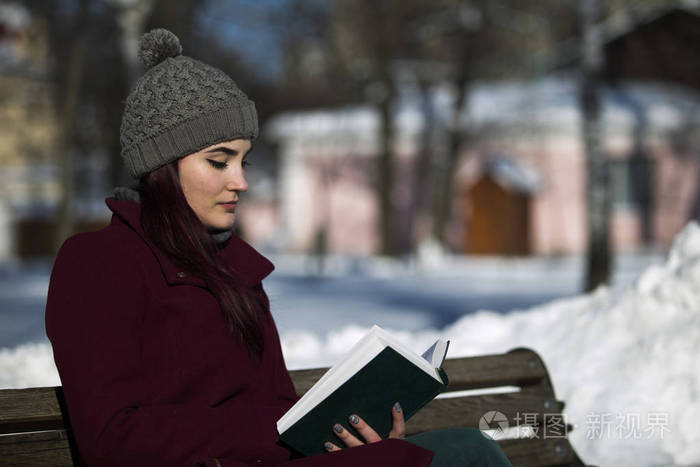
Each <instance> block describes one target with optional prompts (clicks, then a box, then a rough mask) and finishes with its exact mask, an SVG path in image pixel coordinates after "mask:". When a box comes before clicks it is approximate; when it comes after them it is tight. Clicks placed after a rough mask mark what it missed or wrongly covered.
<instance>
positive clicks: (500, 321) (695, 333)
mask: <svg viewBox="0 0 700 467" xmlns="http://www.w3.org/2000/svg"><path fill="white" fill-rule="evenodd" d="M295 261H297V260H296V259H294V258H279V262H277V261H276V262H277V264H278V274H281V275H282V277H284V278H285V280H280V279H274V277H271V278H270V281H269V282H270V283H269V284H267V285H266V287H267V289H268V292H269V293H270V296H271V299H272V304H273V310H274V312H275V316H276V319H277V320H278V323H279V327H280V333H281V336H282V344H283V351H284V353H285V358H286V359H287V361H288V365H289V367H290V368H300V367H309V366H317V365H329V364H332V363H333V362H334V361H336V360H337V359H339V358H340V357H341V356H342V355H343V353H344V351H345V349H347V348H349V347H350V346H351V345H352V344H353V343H354V342H355V341H356V340H357V339H359V338H360V337H361V336H362V335H364V333H365V332H367V330H368V329H369V328H370V327H371V323H370V321H372V320H374V321H380V323H379V324H380V325H381V326H382V327H384V328H386V329H388V330H390V331H391V332H392V333H393V334H395V335H396V336H397V337H398V338H399V339H400V340H402V341H403V342H405V343H407V344H408V345H409V346H410V347H411V348H413V349H414V350H422V349H424V348H426V347H428V346H429V345H430V344H431V343H432V342H433V341H434V340H435V339H436V338H437V337H438V336H440V337H445V338H448V339H450V340H451V345H450V356H451V357H457V356H465V355H478V354H485V353H499V352H504V351H507V350H509V349H511V348H514V347H520V346H527V347H530V348H533V349H535V350H536V351H537V352H539V353H540V355H541V356H542V357H543V359H544V361H545V363H546V364H547V366H548V369H549V372H550V375H551V377H552V382H553V384H554V388H555V390H556V392H557V397H558V399H560V400H564V401H566V403H567V405H566V409H565V413H566V416H567V421H568V423H570V424H572V425H574V427H575V429H574V430H573V431H572V432H571V433H570V435H569V436H570V439H571V442H572V444H573V445H574V447H575V449H576V450H577V452H578V453H579V454H580V455H581V457H582V458H583V459H584V461H585V462H586V463H588V464H596V465H602V466H607V465H622V466H626V465H630V466H661V465H700V428H698V423H697V420H700V401H699V399H700V361H699V358H698V348H700V226H699V225H698V224H695V223H691V224H689V225H688V226H686V228H685V229H684V230H683V231H682V232H681V233H679V234H678V235H677V237H676V239H675V241H674V243H673V245H672V248H671V250H670V252H669V254H668V257H667V258H666V260H665V261H664V262H658V263H655V264H651V265H648V264H647V265H646V266H645V268H644V271H643V272H642V273H641V275H638V277H637V278H636V280H634V281H632V282H629V283H627V284H625V285H618V286H615V287H601V288H599V289H598V290H596V291H595V292H593V293H591V294H588V295H578V296H573V292H574V291H575V289H576V286H577V283H578V279H579V278H578V276H576V275H574V274H569V275H567V274H556V275H551V277H552V278H553V279H552V280H548V281H545V283H544V284H542V282H543V277H546V270H547V269H548V268H551V266H552V264H553V263H552V262H551V261H552V260H550V261H544V260H542V261H539V262H537V261H536V262H534V263H533V262H527V261H524V260H523V261H520V262H519V261H517V260H516V261H514V262H510V263H507V268H508V274H510V275H509V276H508V285H509V287H508V291H507V293H516V292H517V293H519V294H520V295H519V296H520V297H521V298H522V297H527V292H528V291H529V292H531V294H532V296H533V300H535V299H537V298H546V297H547V296H548V295H547V293H551V294H553V295H554V296H559V297H565V298H558V299H555V300H551V301H549V302H548V303H545V304H543V305H538V306H532V307H529V308H523V309H519V310H512V311H508V310H507V309H503V308H502V309H499V310H495V311H488V310H485V309H483V310H478V311H474V306H476V305H478V304H479V301H478V300H477V301H475V302H471V304H470V305H465V304H463V303H462V302H463V300H462V301H460V295H459V292H462V293H463V295H462V296H461V297H462V298H464V295H466V294H475V295H476V296H477V297H480V296H483V297H486V298H489V297H491V298H492V296H491V295H489V294H492V293H495V292H497V291H500V292H501V293H505V292H504V290H503V287H502V286H501V288H500V289H497V288H496V287H495V286H494V284H495V283H496V281H500V282H501V283H502V282H503V276H502V274H503V271H504V269H503V268H502V267H500V266H502V265H501V264H500V263H499V261H493V260H491V261H486V260H483V261H482V260H473V261H469V262H468V267H467V266H466V265H467V263H466V262H465V261H464V260H459V259H454V258H452V259H451V258H449V257H448V258H443V259H442V260H441V259H439V255H438V256H436V255H432V256H431V262H430V264H429V265H428V266H427V267H425V268H423V269H420V268H418V269H415V268H412V267H406V266H405V265H403V266H401V265H398V266H397V265H396V264H393V265H392V263H390V262H387V263H377V264H375V265H374V266H373V267H372V268H370V269H368V270H363V267H364V266H363V265H364V264H365V263H360V264H359V265H358V264H352V263H348V264H343V263H342V261H340V260H338V261H335V260H333V259H332V258H331V259H330V260H329V267H328V268H327V271H329V272H330V278H326V279H322V278H317V279H313V281H315V282H314V287H315V288H314V289H313V290H318V293H317V294H316V293H314V294H309V293H308V291H309V290H310V289H309V288H308V285H309V284H308V283H307V282H308V281H310V280H312V279H309V278H308V277H307V276H304V275H302V274H299V275H298V277H296V278H293V277H291V274H290V273H289V272H288V271H290V270H292V269H293V267H291V266H294V267H296V266H298V264H297V265H294V264H292V263H295ZM562 261H564V262H566V261H569V260H562ZM504 264H505V263H504ZM567 264H568V263H567ZM578 265H579V263H577V262H576V261H574V263H572V264H568V266H569V267H567V268H565V270H566V271H572V270H573V269H574V268H573V267H572V266H578ZM560 266H561V265H560ZM285 271H286V272H285ZM353 271H354V272H353ZM285 274H286V276H285ZM366 276H369V279H367V280H365V279H363V277H366ZM305 277H306V278H305ZM292 279H293V280H292ZM295 281H296V282H295ZM37 284H38V282H37V283H35V284H34V285H31V286H30V287H29V289H30V290H29V292H30V293H33V294H34V293H35V294H38V293H39V291H40V290H41V287H40V286H39V285H37ZM476 284H482V286H481V287H482V288H479V286H477V285H476ZM483 284H485V285H483ZM371 287H374V288H371ZM11 288H12V287H4V288H3V289H5V290H4V291H3V292H2V293H9V291H10V289H11ZM388 289H391V290H388ZM299 290H301V291H303V293H301V292H299ZM465 290H466V293H465ZM295 291H296V292H295ZM382 292H384V293H385V295H381V293H382ZM545 292H547V293H545ZM507 293H505V294H506V296H507ZM375 294H379V297H380V298H381V299H380V300H379V303H381V304H382V306H379V305H376V303H375V305H371V304H370V302H369V300H367V296H373V295H375ZM402 294H405V295H406V296H407V297H408V299H406V300H404V301H401V300H398V301H395V300H396V298H397V297H400V296H401V295H402ZM419 294H423V295H419ZM426 294H427V295H426ZM479 294H482V295H479ZM286 295H289V296H291V301H290V302H289V303H286V302H285V301H284V297H285V296H286ZM567 296H568V297H567ZM426 297H428V298H429V300H428V299H427V298H426ZM421 298H422V299H425V300H427V304H428V305H427V306H435V305H437V306H443V305H446V307H447V308H450V307H451V308H450V309H451V311H450V313H449V314H448V315H449V316H443V317H442V318H440V319H438V320H437V321H432V320H431V318H429V317H428V315H426V314H425V313H424V306H423V305H421V303H420V300H419V299H421ZM486 298H484V302H483V303H496V304H498V303H499V302H494V301H489V300H486ZM440 300H443V301H440ZM283 303H285V305H283ZM521 303H522V301H521ZM533 303H534V302H533ZM508 304H509V301H508V300H505V301H503V302H500V306H501V307H506V306H507V305H508ZM336 305H337V306H338V308H340V309H341V310H344V311H343V312H342V316H341V317H340V318H339V317H338V315H336V314H335V313H333V314H330V313H325V316H324V315H322V314H319V313H318V311H319V310H324V309H325V310H328V309H335V308H331V307H335V306H336ZM297 307H300V308H297ZM353 307H354V313H353ZM295 309H300V310H301V311H300V312H299V313H297V312H296V311H294V310H295ZM402 309H408V310H409V311H410V312H409V313H408V314H406V315H405V316H404V315H403V314H402V311H401V310H402ZM313 310H316V312H317V313H316V315H313V314H312V311H313ZM292 312H294V314H293V316H290V315H291V314H292ZM460 313H461V314H460ZM458 314H460V315H459V316H461V317H458V318H457V319H456V320H454V319H452V317H453V316H454V317H457V315H458ZM314 316H315V318H314ZM402 316H403V317H404V318H405V317H406V316H407V317H408V319H407V320H406V321H403V320H402V319H401V317H402ZM311 319H313V320H311ZM340 319H343V320H349V321H340ZM310 320H311V321H310ZM443 321H444V322H449V323H450V324H447V325H439V323H440V322H443ZM387 322H388V324H387ZM435 323H438V324H437V325H436V324H435ZM302 326H304V327H302ZM426 326H427V328H426ZM0 342H2V340H0ZM51 358H52V357H51V350H50V347H49V346H48V344H46V343H45V342H38V343H25V344H21V345H19V346H15V347H13V348H5V349H0V387H24V386H41V385H54V384H58V377H57V376H56V374H55V369H54V368H53V364H52V362H51Z"/></svg>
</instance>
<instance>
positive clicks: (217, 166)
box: [207, 159, 228, 170]
mask: <svg viewBox="0 0 700 467" xmlns="http://www.w3.org/2000/svg"><path fill="white" fill-rule="evenodd" d="M207 162H209V164H210V165H211V166H212V167H214V168H215V169H219V170H223V169H225V168H226V166H227V165H228V164H226V162H219V161H215V160H212V159H207Z"/></svg>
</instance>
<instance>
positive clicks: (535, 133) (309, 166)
mask: <svg viewBox="0 0 700 467" xmlns="http://www.w3.org/2000/svg"><path fill="white" fill-rule="evenodd" d="M614 92H621V91H619V90H616V91H614ZM624 92H625V93H626V97H627V99H631V98H634V99H639V100H640V101H641V102H642V104H643V108H644V109H645V112H646V114H645V116H644V118H643V120H644V122H645V125H646V126H645V129H644V131H643V132H642V133H640V132H639V131H638V130H639V127H638V125H639V122H640V117H639V115H637V114H635V113H634V112H632V111H631V110H630V109H629V108H627V107H625V106H621V105H618V104H617V101H616V100H615V99H613V98H611V97H610V96H608V97H607V98H606V101H605V105H604V114H603V128H604V129H605V133H604V151H605V152H606V154H608V156H609V158H610V160H611V162H614V161H616V160H618V161H620V160H621V161H626V160H629V159H630V158H631V157H632V156H633V155H634V154H635V152H636V151H638V150H639V148H640V147H641V148H642V149H643V151H644V153H645V155H646V157H649V158H650V159H651V160H652V161H653V164H654V167H655V171H654V172H653V179H652V181H651V183H652V187H653V191H652V194H653V199H652V201H651V203H652V206H651V210H652V219H653V229H652V243H653V244H657V245H659V246H663V245H667V244H668V242H670V241H671V239H672V237H673V235H674V234H675V233H676V232H678V231H679V230H680V229H681V228H682V226H683V225H684V224H685V223H686V222H687V219H688V215H689V211H690V207H691V205H692V202H693V199H694V197H695V194H696V192H697V190H698V170H699V164H698V160H699V159H700V154H695V153H692V151H691V154H686V155H684V156H683V157H681V155H679V154H677V151H674V150H673V149H672V144H671V143H670V142H669V141H670V138H671V137H670V135H672V134H673V133H674V132H677V131H679V130H678V129H679V128H680V127H681V126H682V125H683V124H684V121H683V118H687V116H688V115H691V116H692V115H700V110H699V109H700V96H698V95H697V94H696V93H693V92H690V91H687V90H678V89H674V88H668V87H659V86H657V85H653V84H652V85H645V84H632V85H630V86H629V88H625V90H624ZM576 96H577V94H576V83H575V81H573V80H570V81H567V80H563V81H562V80H551V82H550V81H547V80H544V83H534V84H531V83H520V84H518V83H510V84H507V85H498V84H484V85H483V86H481V87H478V86H477V87H476V89H475V90H474V91H472V98H471V100H470V106H469V110H468V112H467V115H465V121H466V122H468V123H469V125H470V134H471V135H472V137H471V138H470V142H469V145H468V146H467V147H465V148H464V151H463V154H462V157H461V159H460V161H459V164H458V171H457V173H456V179H457V180H456V184H455V211H454V216H453V218H452V220H451V224H450V226H448V227H449V228H448V231H449V232H450V238H451V239H452V241H453V245H452V247H453V249H454V250H455V251H459V250H461V249H462V247H463V242H465V241H466V240H465V236H464V235H463V234H464V230H465V225H466V223H467V222H468V219H466V218H465V217H468V216H469V215H470V214H469V213H470V210H469V207H468V206H465V205H464V203H465V202H467V203H468V201H465V199H463V197H461V196H460V193H464V191H465V189H467V188H468V187H469V186H470V184H472V183H474V182H475V181H476V180H477V179H478V178H479V176H480V174H481V168H482V164H483V162H484V161H486V160H488V158H490V157H492V156H494V155H506V156H508V157H510V158H513V159H515V160H517V161H518V163H520V164H522V165H524V166H526V167H529V168H530V169H532V170H533V171H535V172H537V173H538V174H539V175H540V177H541V186H540V188H539V190H538V191H537V192H536V193H534V194H533V197H532V200H531V203H530V206H531V207H530V239H531V248H530V249H531V251H532V252H533V253H534V254H544V255H558V254H572V253H582V252H584V251H585V249H586V238H587V219H586V164H585V156H584V152H583V148H582V145H581V143H580V139H581V138H580V128H581V122H580V115H579V113H578V110H577V100H576ZM407 107H410V106H409V105H404V106H402V108H407ZM683 115H685V116H686V117H683ZM414 116H415V115H414ZM401 121H402V119H401V118H397V122H401ZM403 121H409V122H412V124H411V125H406V127H405V128H404V127H401V126H399V128H398V130H399V131H398V132H399V137H398V141H397V145H396V147H397V149H400V150H399V157H398V158H397V161H398V162H397V164H398V165H399V168H398V169H397V173H410V172H411V170H408V169H406V167H405V166H406V165H408V166H410V165H412V164H413V163H414V160H415V151H417V150H418V148H419V147H420V145H419V144H418V143H419V142H420V127H421V125H420V124H419V125H416V124H415V122H416V121H419V119H418V120H417V119H416V118H413V119H411V118H403ZM419 123H420V121H419ZM686 123H687V122H686ZM377 125H378V119H377V118H376V115H373V113H372V111H371V109H364V110H363V109H354V110H348V109H344V110H337V111H328V112H322V111H317V112H311V113H293V114H287V115H284V116H282V117H279V118H278V119H275V120H273V123H272V131H271V133H272V137H273V138H274V139H276V141H277V142H278V143H279V145H280V148H281V153H280V156H281V160H282V161H283V162H282V163H283V167H284V169H283V170H282V171H281V178H280V216H281V217H282V218H283V219H285V221H284V222H283V225H284V229H285V231H286V232H289V242H288V247H289V249H290V250H294V251H311V250H312V249H313V245H314V238H316V237H315V236H316V234H317V232H318V227H319V225H320V223H321V220H320V219H325V220H326V222H327V225H328V228H327V232H328V234H329V235H328V249H329V251H331V252H342V253H357V254H366V253H369V252H372V251H375V250H376V246H377V243H376V238H377V237H376V228H377V214H378V209H377V204H376V200H375V193H374V185H373V183H374V182H379V183H381V181H372V167H373V162H371V161H373V160H375V161H376V154H377V151H376V148H377V141H376V134H377ZM269 129H270V128H268V130H269ZM640 134H641V135H642V137H641V138H642V140H641V143H640V141H639V138H638V136H639V135H640ZM353 165H357V166H358V167H363V168H365V169H366V171H365V172H364V175H363V171H359V172H358V174H359V175H358V174H355V173H354V172H353V171H352V170H351V169H348V167H352V166H353ZM623 165H624V164H623ZM328 173H333V174H334V175H333V177H331V180H332V181H331V182H328V177H327V174H328ZM324 174H326V175H324ZM426 176H427V174H426ZM324 177H325V178H324ZM324 180H325V181H324ZM407 183H408V181H407V180H405V179H398V180H397V186H398V188H397V191H398V192H400V191H401V190H402V189H403V188H404V187H405V186H407V185H406V184H407ZM615 183H622V181H621V180H615ZM465 213H466V214H465ZM641 224H642V222H641V217H640V211H639V207H638V206H636V205H635V204H634V203H629V202H628V201H625V200H624V199H622V200H620V199H618V200H616V201H615V203H614V206H613V218H612V229H611V230H612V231H611V235H612V240H613V243H614V246H615V248H616V249H617V250H635V249H639V248H643V247H646V246H648V245H643V244H642V242H643V238H642V235H641V234H640V231H641ZM415 230H416V232H418V233H419V236H422V237H421V238H422V239H426V238H427V236H429V232H430V229H429V220H426V219H425V218H424V217H421V216H418V218H417V219H416V226H415ZM419 240H420V238H419Z"/></svg>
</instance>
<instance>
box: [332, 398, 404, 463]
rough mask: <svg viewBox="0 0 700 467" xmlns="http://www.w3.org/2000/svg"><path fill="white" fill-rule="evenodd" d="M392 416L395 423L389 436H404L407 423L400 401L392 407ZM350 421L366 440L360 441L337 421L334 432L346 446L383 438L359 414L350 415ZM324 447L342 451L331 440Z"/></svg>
mask: <svg viewBox="0 0 700 467" xmlns="http://www.w3.org/2000/svg"><path fill="white" fill-rule="evenodd" d="M391 418H392V419H393V421H394V424H393V427H392V428H391V431H390V432H389V438H403V436H404V434H405V432H406V424H405V423H404V419H403V411H402V410H401V405H400V404H399V403H398V402H397V403H396V404H394V406H393V407H392V408H391ZM348 421H349V422H350V425H352V427H353V428H354V429H355V430H357V432H358V433H359V434H360V436H362V438H363V439H364V441H360V440H359V439H357V437H355V436H354V435H353V434H352V433H350V432H349V431H348V430H346V429H345V428H343V426H342V425H341V424H340V423H336V424H335V425H333V433H334V434H335V436H337V437H338V438H340V440H341V441H342V442H343V443H344V444H345V446H347V447H349V448H351V447H354V446H359V445H361V444H365V443H376V442H377V441H381V440H382V438H381V437H380V436H379V435H378V434H377V432H376V431H374V429H373V428H372V427H371V426H369V425H368V424H367V423H365V421H364V420H362V419H361V418H360V417H359V416H357V415H355V414H353V415H350V417H348ZM324 447H325V449H326V451H328V452H333V451H340V449H341V448H339V447H338V445H336V444H333V443H331V442H330V441H329V442H326V443H325V444H324Z"/></svg>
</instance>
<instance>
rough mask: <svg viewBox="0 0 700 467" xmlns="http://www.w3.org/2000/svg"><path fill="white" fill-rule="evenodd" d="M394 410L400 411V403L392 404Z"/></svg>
mask: <svg viewBox="0 0 700 467" xmlns="http://www.w3.org/2000/svg"><path fill="white" fill-rule="evenodd" d="M394 410H395V411H397V412H399V413H401V404H399V403H398V402H397V403H396V404H394Z"/></svg>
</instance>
